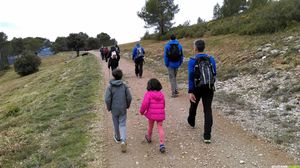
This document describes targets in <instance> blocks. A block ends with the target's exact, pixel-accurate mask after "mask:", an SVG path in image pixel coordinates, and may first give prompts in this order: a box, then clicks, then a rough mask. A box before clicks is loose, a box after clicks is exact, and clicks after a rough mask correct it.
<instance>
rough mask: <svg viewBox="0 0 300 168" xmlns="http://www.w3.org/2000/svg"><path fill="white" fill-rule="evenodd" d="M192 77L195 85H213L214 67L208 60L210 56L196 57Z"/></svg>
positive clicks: (211, 86) (210, 86)
mask: <svg viewBox="0 0 300 168" xmlns="http://www.w3.org/2000/svg"><path fill="white" fill-rule="evenodd" d="M194 72H195V74H194V79H195V86H196V87H201V86H208V87H209V88H213V87H214V83H215V78H214V75H213V74H214V69H213V66H212V63H211V62H210V57H209V56H205V57H200V58H196V63H195V67H194Z"/></svg>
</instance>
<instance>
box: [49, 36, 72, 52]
mask: <svg viewBox="0 0 300 168" xmlns="http://www.w3.org/2000/svg"><path fill="white" fill-rule="evenodd" d="M52 49H53V51H54V52H55V53H58V52H61V51H68V43H67V38H66V37H57V38H56V40H55V41H54V43H53V45H52Z"/></svg>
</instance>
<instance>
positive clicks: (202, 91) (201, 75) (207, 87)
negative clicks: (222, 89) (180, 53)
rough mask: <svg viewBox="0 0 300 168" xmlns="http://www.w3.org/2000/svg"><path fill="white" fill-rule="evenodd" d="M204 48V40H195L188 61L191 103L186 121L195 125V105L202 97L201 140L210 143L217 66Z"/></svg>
mask: <svg viewBox="0 0 300 168" xmlns="http://www.w3.org/2000/svg"><path fill="white" fill-rule="evenodd" d="M204 49H205V42H204V41H203V40H196V41H195V42H194V50H195V52H196V55H195V56H194V57H191V58H190V60H189V63H188V93H189V99H190V104H191V105H190V109H189V116H188V118H187V122H188V123H189V125H190V126H191V127H193V128H194V127H195V120H196V112H197V107H198V103H199V101H200V99H201V98H202V104H203V111H204V133H203V140H204V142H205V143H211V128H212V125H213V116H212V108H211V105H212V100H213V96H214V90H215V87H214V83H215V80H216V75H217V71H216V70H217V68H216V62H215V59H214V57H213V56H210V55H208V54H206V53H204Z"/></svg>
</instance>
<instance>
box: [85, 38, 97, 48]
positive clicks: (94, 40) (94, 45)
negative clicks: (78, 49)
mask: <svg viewBox="0 0 300 168" xmlns="http://www.w3.org/2000/svg"><path fill="white" fill-rule="evenodd" d="M86 45H87V49H88V50H92V49H98V48H100V41H99V39H97V38H94V37H90V38H88V40H87V44H86Z"/></svg>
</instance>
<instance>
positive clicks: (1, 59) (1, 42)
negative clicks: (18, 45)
mask: <svg viewBox="0 0 300 168" xmlns="http://www.w3.org/2000/svg"><path fill="white" fill-rule="evenodd" d="M6 40H7V35H6V34H5V33H4V32H0V70H3V69H5V68H6V67H7V65H8V63H7V62H8V61H7V56H6V55H4V49H5V46H6V45H5V44H6Z"/></svg>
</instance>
